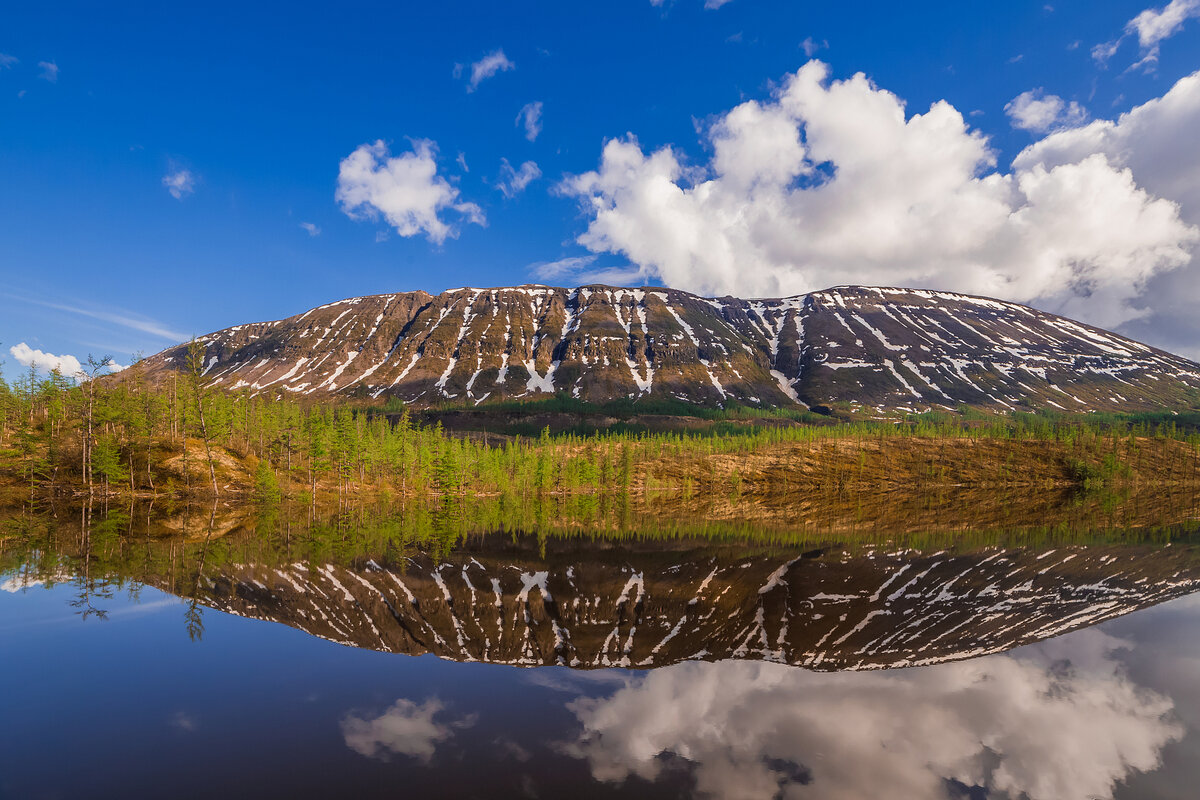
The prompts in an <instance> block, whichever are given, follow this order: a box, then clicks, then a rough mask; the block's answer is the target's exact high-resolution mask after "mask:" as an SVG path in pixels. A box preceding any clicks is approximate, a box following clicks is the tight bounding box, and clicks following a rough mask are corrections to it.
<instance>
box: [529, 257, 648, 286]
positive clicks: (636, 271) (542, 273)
mask: <svg viewBox="0 0 1200 800" xmlns="http://www.w3.org/2000/svg"><path fill="white" fill-rule="evenodd" d="M598 258H599V256H597V255H586V256H567V257H566V258H560V259H558V260H557V261H538V262H536V263H533V264H530V265H529V266H528V267H527V269H528V270H529V272H530V274H531V275H533V276H534V277H536V278H537V279H538V280H543V281H556V282H559V283H564V284H571V285H581V284H589V283H606V284H611V285H613V286H629V285H632V284H635V283H637V282H640V281H642V280H644V279H645V277H646V274H645V271H644V270H642V269H640V268H639V267H635V266H633V265H631V264H623V265H619V266H609V267H598V266H596V261H597V260H598Z"/></svg>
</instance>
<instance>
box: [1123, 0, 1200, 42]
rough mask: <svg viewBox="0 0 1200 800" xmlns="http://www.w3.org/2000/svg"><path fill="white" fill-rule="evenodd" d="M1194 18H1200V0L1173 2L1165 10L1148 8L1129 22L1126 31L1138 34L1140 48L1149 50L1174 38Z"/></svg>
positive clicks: (1176, 0) (1177, 0)
mask: <svg viewBox="0 0 1200 800" xmlns="http://www.w3.org/2000/svg"><path fill="white" fill-rule="evenodd" d="M1193 17H1200V0H1171V2H1170V3H1168V4H1167V5H1166V6H1164V7H1163V8H1157V9H1156V8H1147V9H1146V10H1145V11H1143V12H1142V13H1140V14H1138V15H1137V16H1136V17H1134V18H1133V19H1131V20H1129V23H1128V24H1127V25H1126V26H1125V30H1126V31H1127V32H1128V33H1131V34H1133V33H1136V34H1137V38H1138V46H1139V47H1141V48H1142V49H1143V50H1148V49H1150V48H1152V47H1157V46H1158V44H1159V42H1161V41H1162V40H1163V39H1167V38H1169V37H1171V36H1174V35H1175V34H1176V33H1178V31H1179V29H1180V28H1182V27H1183V23H1184V22H1186V21H1187V20H1189V19H1191V18H1193Z"/></svg>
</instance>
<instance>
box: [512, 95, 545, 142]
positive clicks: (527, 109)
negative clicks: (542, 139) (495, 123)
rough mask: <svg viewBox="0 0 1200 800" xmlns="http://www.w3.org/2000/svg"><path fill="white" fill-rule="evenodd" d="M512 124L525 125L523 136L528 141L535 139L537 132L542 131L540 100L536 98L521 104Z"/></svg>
mask: <svg viewBox="0 0 1200 800" xmlns="http://www.w3.org/2000/svg"><path fill="white" fill-rule="evenodd" d="M513 124H514V125H518V126H520V125H524V126H525V138H526V139H528V140H529V141H531V142H532V141H533V140H535V139H537V137H538V134H539V133H541V132H542V101H541V100H538V101H536V102H533V103H526V104H525V105H523V106H521V110H520V111H519V112H517V119H516V121H515V122H514V123H513Z"/></svg>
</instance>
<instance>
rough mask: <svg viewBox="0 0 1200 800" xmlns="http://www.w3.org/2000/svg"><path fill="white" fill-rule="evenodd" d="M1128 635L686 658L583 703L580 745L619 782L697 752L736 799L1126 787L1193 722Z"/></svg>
mask: <svg viewBox="0 0 1200 800" xmlns="http://www.w3.org/2000/svg"><path fill="white" fill-rule="evenodd" d="M1124 645H1125V643H1124V642H1122V641H1119V640H1116V639H1113V638H1112V637H1110V636H1107V635H1105V634H1104V633H1102V632H1100V631H1097V630H1086V631H1081V632H1078V633H1075V634H1071V635H1069V636H1066V637H1062V638H1060V639H1058V640H1055V641H1052V642H1047V643H1044V644H1042V645H1038V646H1035V647H1033V648H1029V649H1026V650H1025V651H1023V652H1022V654H1021V655H1020V656H1015V655H1003V656H991V657H986V658H977V659H973V660H970V661H962V662H957V663H952V664H942V665H938V666H934V667H926V668H922V669H917V670H896V671H886V672H872V673H853V672H842V673H814V672H808V671H805V670H799V669H796V668H794V667H789V666H784V665H779V664H770V663H761V662H759V663H754V662H736V661H724V662H717V663H711V664H706V663H700V662H690V663H683V664H679V665H676V666H672V667H667V668H662V669H657V670H653V671H651V672H649V673H646V674H644V676H639V677H637V678H631V679H630V681H629V683H628V684H627V685H626V686H625V687H624V688H621V689H619V690H617V691H616V692H615V693H614V694H612V695H611V696H610V697H599V698H591V697H585V698H581V699H578V700H575V701H573V702H571V703H570V704H568V708H569V709H570V710H571V711H572V712H573V713H574V714H575V715H576V716H577V718H578V719H579V721H580V723H581V724H582V729H583V731H582V734H581V735H580V737H579V739H578V740H577V741H575V742H572V743H569V744H568V745H567V751H568V752H569V753H571V754H572V755H575V756H577V757H580V758H584V759H586V760H587V761H588V763H589V764H590V767H591V771H592V775H593V777H595V778H596V779H598V780H603V781H609V782H621V781H624V780H626V779H628V778H630V777H634V776H637V777H640V778H643V779H646V780H651V781H653V780H655V779H656V778H657V777H658V776H659V775H660V773H661V771H662V770H663V767H664V764H667V763H669V761H670V759H668V758H664V756H669V755H672V754H674V755H677V756H682V757H683V758H686V759H687V760H688V762H690V766H691V773H690V774H691V775H692V777H693V778H694V780H695V787H696V792H697V794H698V795H700V796H703V797H721V798H731V799H732V800H750V798H770V797H787V798H793V799H794V800H800V799H801V798H810V797H812V798H817V797H819V798H824V800H857V799H858V798H864V797H888V798H893V800H924V798H930V797H943V796H947V795H946V791H947V786H946V782H947V781H956V782H958V783H960V784H965V785H966V786H967V787H972V786H982V787H986V788H987V790H988V796H989V797H992V796H1003V797H1028V798H1029V800H1092V799H1096V800H1098V799H1099V798H1111V797H1112V796H1113V791H1114V788H1115V786H1116V784H1117V783H1118V782H1119V781H1122V780H1123V779H1125V778H1126V777H1128V776H1129V775H1131V774H1133V773H1134V772H1139V771H1146V770H1151V769H1153V768H1155V767H1156V766H1157V765H1158V763H1159V758H1160V752H1161V750H1162V748H1163V747H1164V745H1166V744H1167V743H1168V742H1170V741H1173V740H1176V739H1178V738H1180V737H1181V735H1182V734H1183V728H1182V726H1180V725H1179V724H1178V723H1177V722H1175V721H1173V720H1172V719H1171V718H1170V716H1169V714H1170V712H1171V708H1172V703H1171V701H1170V699H1169V698H1167V697H1165V696H1163V695H1161V694H1158V693H1156V692H1152V691H1149V690H1147V689H1145V688H1143V687H1141V686H1138V685H1136V684H1134V683H1133V682H1132V681H1131V680H1130V679H1129V677H1128V676H1127V674H1126V672H1125V670H1124V668H1123V665H1122V664H1121V663H1120V662H1119V661H1118V660H1117V659H1116V658H1115V657H1114V651H1115V649H1116V648H1120V647H1122V646H1124ZM964 796H965V794H964ZM972 796H974V795H972Z"/></svg>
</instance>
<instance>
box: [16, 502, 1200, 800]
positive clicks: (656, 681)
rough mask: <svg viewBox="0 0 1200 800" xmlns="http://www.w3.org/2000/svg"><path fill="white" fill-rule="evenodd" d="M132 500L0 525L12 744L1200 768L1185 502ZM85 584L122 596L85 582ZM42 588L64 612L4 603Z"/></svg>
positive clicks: (121, 752)
mask: <svg viewBox="0 0 1200 800" xmlns="http://www.w3.org/2000/svg"><path fill="white" fill-rule="evenodd" d="M138 517H139V514H137V513H134V514H126V515H124V516H123V517H121V518H120V520H121V521H120V523H119V524H109V525H107V526H102V525H96V524H92V525H89V526H84V528H82V529H81V527H80V525H79V521H78V519H72V518H70V517H69V516H68V515H63V517H62V518H60V520H59V521H57V522H46V521H43V523H41V524H42V527H40V528H36V527H34V528H31V529H28V530H25V531H24V532H23V533H22V534H21V536H20V537H19V538H18V537H11V536H10V537H7V538H3V539H0V589H2V590H3V591H2V592H0V622H5V623H6V624H4V625H0V648H3V649H4V652H5V653H6V656H7V654H9V653H16V654H18V658H16V659H12V658H7V657H6V659H4V662H6V667H4V668H0V676H2V677H4V678H5V679H6V680H7V681H8V682H9V683H10V684H11V685H20V686H22V687H24V690H23V692H22V693H21V694H20V696H17V697H14V698H12V700H13V702H12V703H11V704H10V706H9V709H8V711H9V713H10V714H11V719H12V720H13V721H14V724H13V725H12V726H9V727H10V729H11V730H10V732H5V731H0V757H3V759H4V760H6V761H9V762H10V763H18V762H20V763H25V762H28V763H30V764H39V763H41V762H39V761H38V759H39V758H41V759H46V758H49V756H48V755H46V754H53V753H57V752H61V751H62V748H63V747H65V746H67V745H68V744H69V741H68V740H69V739H71V738H73V737H80V736H82V737H86V738H87V739H88V740H89V741H92V742H95V745H94V748H95V754H94V755H93V756H92V757H93V759H94V761H95V763H94V764H93V765H92V767H91V770H90V771H89V772H88V773H87V774H88V775H95V774H96V771H97V770H98V769H102V768H103V769H108V770H118V771H121V774H122V775H123V774H125V772H124V771H125V770H127V769H129V768H131V767H130V761H129V759H130V753H137V754H138V758H139V760H143V758H144V759H148V761H147V763H154V764H159V765H161V767H160V768H159V771H160V772H161V774H158V773H155V774H154V775H148V776H145V777H144V778H143V779H142V780H143V783H144V786H142V787H141V788H142V789H144V790H145V791H146V792H147V793H150V794H162V793H166V792H167V791H168V790H170V791H174V790H175V789H177V788H178V787H179V786H180V785H181V784H182V785H186V786H187V787H188V788H189V791H192V792H193V794H194V795H195V796H211V795H213V794H218V793H225V794H229V793H233V794H246V793H254V792H258V793H264V792H265V793H268V794H272V793H274V794H278V793H284V792H286V793H287V794H289V795H291V796H296V797H319V796H330V795H347V794H353V795H355V796H364V797H367V796H393V795H394V793H395V791H396V787H398V786H400V787H405V789H406V790H410V791H411V792H412V793H414V794H417V795H442V796H488V797H508V796H530V794H531V793H537V794H539V795H540V796H565V795H568V794H569V795H572V796H581V797H583V796H587V797H608V796H614V797H615V796H639V797H686V796H703V797H733V798H760V797H761V798H773V797H784V798H789V797H791V798H805V797H820V798H834V800H840V799H841V798H861V797H889V798H900V799H901V800H907V799H908V798H939V797H943V798H962V797H971V798H974V799H975V800H980V799H981V798H985V797H986V798H1012V799H1013V800H1015V798H1019V797H1028V798H1030V799H1031V800H1039V799H1045V800H1050V799H1053V800H1060V799H1062V800H1075V799H1076V798H1079V799H1080V800H1082V799H1083V798H1092V797H1096V798H1110V797H1112V798H1121V797H1134V798H1136V797H1160V796H1179V797H1184V796H1190V792H1191V791H1192V790H1193V789H1194V785H1195V777H1197V776H1196V775H1195V774H1194V773H1195V767H1194V764H1195V763H1196V762H1195V754H1196V753H1198V752H1200V744H1198V743H1197V737H1196V735H1195V734H1194V733H1193V731H1194V730H1196V729H1197V727H1198V726H1200V679H1198V678H1197V675H1200V672H1197V670H1196V664H1197V663H1200V662H1198V660H1197V657H1196V652H1197V650H1196V645H1195V644H1194V642H1196V641H1200V635H1197V634H1198V633H1200V602H1193V601H1189V600H1184V601H1182V603H1183V605H1181V604H1180V602H1176V603H1168V604H1166V605H1164V606H1160V604H1163V603H1165V602H1166V601H1168V600H1172V599H1173V598H1177V597H1180V596H1181V595H1184V594H1187V593H1189V592H1195V591H1197V590H1200V558H1198V557H1197V556H1200V547H1197V543H1198V539H1197V537H1196V534H1195V532H1194V530H1193V529H1192V527H1189V526H1177V527H1168V528H1164V529H1161V530H1146V529H1134V530H1121V531H1114V532H1109V531H1104V530H1099V531H1097V530H1087V531H1077V530H1071V529H1065V530H1064V529H1058V530H1049V531H1047V530H1041V531H1037V532H1034V533H1028V532H1021V533H1017V534H1014V533H1013V532H1011V531H1002V530H997V531H980V530H977V531H972V532H970V533H968V534H956V535H955V536H950V537H934V536H929V537H923V538H921V537H918V538H914V537H907V538H906V537H903V536H901V537H897V536H891V535H879V536H874V537H862V538H858V539H850V538H846V537H841V538H838V537H825V538H823V539H822V538H819V537H809V536H797V537H792V538H789V537H787V536H781V535H773V534H772V535H764V536H761V537H758V538H755V537H741V538H739V537H735V536H726V535H724V534H720V535H718V534H717V533H713V532H710V533H709V534H705V535H686V536H685V535H682V534H680V533H679V532H673V533H671V534H661V533H656V532H653V531H649V532H646V535H641V536H634V535H612V534H605V535H600V534H599V533H597V532H596V531H594V530H588V529H586V528H581V527H574V528H571V527H570V526H564V527H562V528H551V529H541V530H539V531H538V532H536V533H525V532H521V531H514V530H512V529H509V530H503V531H500V532H493V533H490V534H479V533H477V532H471V531H468V532H463V531H462V530H457V529H454V528H449V529H446V528H443V529H442V530H441V531H440V532H439V531H434V532H432V533H428V534H420V535H414V534H413V526H412V525H411V520H408V521H406V520H405V519H403V518H400V519H395V518H391V517H387V516H386V515H380V516H379V517H378V518H374V519H372V520H371V521H370V524H365V523H364V522H363V519H362V518H361V517H360V518H358V519H357V520H355V519H351V520H349V521H347V520H346V519H345V518H344V517H341V518H337V519H335V520H332V521H330V520H322V519H319V518H312V519H308V520H303V519H301V520H298V519H296V518H294V517H289V516H287V515H282V516H276V517H275V518H274V520H273V521H271V520H270V519H269V518H268V519H264V517H263V516H262V515H261V514H257V512H254V511H252V510H251V511H246V510H241V509H227V510H223V511H221V512H220V513H212V512H210V511H207V510H206V511H205V513H203V514H196V515H194V517H193V518H195V519H200V520H201V522H199V523H197V524H196V525H184V526H182V527H181V528H180V531H183V532H175V533H173V534H166V533H161V532H155V531H152V530H146V529H143V530H138V529H137V528H136V523H135V522H134V521H135V520H136V519H137V518H138ZM222 519H224V520H226V522H224V523H222V522H220V520H222ZM238 520H240V521H238ZM131 526H133V530H132V532H131ZM498 527H502V526H498ZM447 531H449V533H447ZM0 535H2V534H0ZM81 593H86V596H87V598H88V600H89V603H90V605H91V607H92V608H93V609H95V610H97V611H105V612H108V621H107V622H106V623H105V624H102V625H99V624H96V620H97V616H98V615H97V614H95V613H92V614H88V615H84V614H82V613H77V612H80V611H82V610H84V609H82V608H68V606H70V605H71V604H72V603H75V602H78V600H79V596H80V594H81ZM143 594H144V595H145V596H144V597H142V596H141V595H143ZM1195 596H1197V597H1200V595H1195ZM172 598H175V599H172ZM50 600H53V603H51V602H50ZM39 604H40V605H39ZM52 605H55V606H56V610H57V613H58V614H59V618H58V619H57V620H55V621H57V622H61V623H62V624H59V625H56V626H54V627H53V628H51V627H49V626H45V625H42V626H40V627H39V626H35V625H33V624H18V625H15V626H14V625H12V624H8V623H11V622H12V621H16V620H18V619H19V618H20V615H21V614H22V613H24V612H22V611H20V610H19V609H22V608H31V607H41V608H42V609H43V612H42V613H43V614H45V613H46V609H48V608H49V607H50V606H52ZM1153 606H1160V607H1158V608H1151V607H1153ZM1179 608H1184V609H1185V610H1186V609H1190V612H1188V613H1190V616H1188V615H1186V614H1185V615H1183V616H1181V612H1179V611H1177V610H1174V609H1179ZM134 612H137V613H134ZM1131 612H1138V613H1131ZM5 614H9V616H8V617H7V619H6V618H5ZM243 618H251V619H253V620H260V621H269V622H272V623H278V624H271V625H264V624H261V622H255V621H247V620H246V619H243ZM1146 620H1149V622H1147V621H1146ZM1154 620H1158V621H1159V622H1158V623H1155V622H1154ZM1181 620H1182V621H1181ZM1185 622H1186V624H1185ZM1168 623H1169V624H1168ZM297 632H300V633H297ZM1180 632H1183V633H1184V634H1187V635H1181V633H1180ZM323 639H332V640H334V641H337V642H339V643H342V644H347V645H351V647H330V646H328V645H327V644H326V643H325V642H324V641H322V640H323ZM370 650H378V651H386V652H389V653H406V654H411V655H422V654H432V655H435V656H438V657H440V658H396V657H389V656H380V655H377V654H376V653H372V652H367V651H370ZM131 656H132V657H131ZM455 662H462V663H455ZM467 662H473V663H467ZM478 662H491V664H495V665H489V664H486V663H478ZM78 663H86V664H87V665H88V667H87V670H88V672H89V675H90V676H91V677H93V678H94V680H93V681H92V682H91V683H90V684H88V685H84V684H82V683H81V682H80V681H78V675H77V674H76V672H77V666H76V665H77V664H78ZM106 664H107V666H105V665H106ZM496 665H517V666H521V667H534V666H539V667H540V666H545V665H550V666H549V668H547V669H536V670H531V669H520V670H517V669H509V668H507V667H505V666H496ZM918 665H922V666H918ZM231 666H233V668H231ZM93 673H94V674H93ZM164 676H168V677H164ZM101 685H102V686H103V687H104V690H103V691H102V692H97V691H96V689H95V687H96V686H101ZM110 700H111V702H110ZM98 703H104V704H105V705H103V706H102V707H103V708H104V709H105V711H104V712H103V713H101V712H99V711H97V707H98V706H97V704H98ZM48 708H49V709H53V712H54V713H53V715H51V716H53V719H54V722H53V724H50V723H49V722H43V721H42V720H44V719H45V717H46V716H47V715H46V714H45V712H46V709H48ZM111 730H119V731H120V732H121V735H120V736H114V735H111V734H110V733H109V731H111ZM164 732H169V733H170V735H169V736H164V735H163V733H164ZM247 752H253V753H255V758H254V759H245V758H240V757H238V756H237V755H236V754H242V753H247ZM197 755H200V756H203V758H199V759H197ZM231 759H233V760H232V761H231ZM101 762H103V765H102V766H100V765H101ZM198 763H200V764H204V765H206V766H205V768H204V769H202V770H198V769H197V768H196V765H197V764H198ZM213 763H220V764H223V765H236V766H227V767H223V768H222V769H221V770H212V769H211V768H210V767H211V764H213ZM1160 765H1164V766H1162V768H1161V769H1160ZM467 766H469V767H470V768H469V769H467V768H465V767H467ZM81 774H83V773H81ZM285 774H286V775H288V776H291V777H290V778H288V779H286V785H285V783H280V781H281V780H283V779H281V777H280V776H281V775H285ZM35 776H36V778H37V780H41V781H45V782H47V784H46V787H42V786H40V785H38V786H34V783H35V782H36V781H35ZM47 776H49V777H47ZM181 776H182V778H181ZM73 781H74V782H73ZM97 785H100V784H96V783H95V781H93V780H89V781H87V782H82V779H80V780H79V781H75V779H74V778H72V777H71V775H69V774H67V773H66V772H62V771H55V770H52V769H48V768H47V769H35V770H32V771H31V773H30V774H29V775H24V773H19V774H18V773H8V774H5V775H0V796H9V795H11V796H27V795H29V794H31V793H33V791H32V790H33V789H35V788H36V789H37V790H38V791H42V789H43V788H45V791H44V792H43V793H45V794H57V795H59V796H76V795H80V794H84V793H88V792H91V793H94V794H96V795H97V796H105V795H108V796H112V795H115V794H117V792H116V791H98V792H97V791H94V790H95V789H96V787H97ZM103 785H107V784H103ZM111 785H112V786H113V787H118V786H119V787H121V788H122V790H124V789H127V783H126V782H125V781H124V779H121V780H118V781H115V782H113V783H112V784H111ZM184 794H187V792H184Z"/></svg>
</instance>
